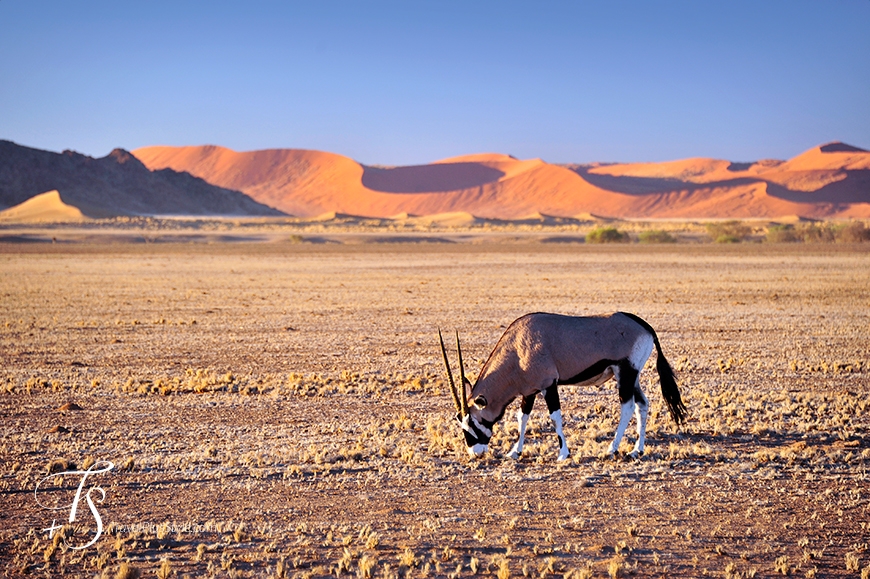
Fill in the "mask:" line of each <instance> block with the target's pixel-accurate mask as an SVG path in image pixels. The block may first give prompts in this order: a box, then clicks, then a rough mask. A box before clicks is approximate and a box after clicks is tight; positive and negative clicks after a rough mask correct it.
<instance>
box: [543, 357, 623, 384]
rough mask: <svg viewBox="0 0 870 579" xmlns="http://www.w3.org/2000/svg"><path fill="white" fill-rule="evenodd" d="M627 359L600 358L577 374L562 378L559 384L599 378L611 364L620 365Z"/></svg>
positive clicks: (578, 382) (579, 382) (577, 382)
mask: <svg viewBox="0 0 870 579" xmlns="http://www.w3.org/2000/svg"><path fill="white" fill-rule="evenodd" d="M627 361H628V359H626V358H623V359H622V360H598V361H597V362H595V363H594V364H592V365H591V366H589V367H588V368H586V369H585V370H583V371H582V372H580V373H579V374H577V375H576V376H571V377H570V378H565V379H562V378H560V379H559V381H558V382H557V384H559V385H560V386H561V385H563V384H581V383H583V382H588V381H589V380H592V379H594V378H598V377H599V376H601V375H602V374H604V372H605V371H607V369H608V368H610V367H611V366H619V364H620V363H621V362H627Z"/></svg>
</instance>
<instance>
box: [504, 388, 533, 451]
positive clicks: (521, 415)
mask: <svg viewBox="0 0 870 579" xmlns="http://www.w3.org/2000/svg"><path fill="white" fill-rule="evenodd" d="M535 396H537V394H532V395H531V396H523V404H522V406H521V407H520V409H519V410H518V411H517V423H518V424H519V427H520V437H519V438H518V439H517V442H516V444H514V447H513V448H512V449H511V451H510V453H509V454H508V456H509V457H511V458H512V459H514V460H519V458H520V455H521V454H522V453H523V444H524V443H525V440H526V426H527V425H528V424H529V415H530V414H531V413H532V406H534V405H535Z"/></svg>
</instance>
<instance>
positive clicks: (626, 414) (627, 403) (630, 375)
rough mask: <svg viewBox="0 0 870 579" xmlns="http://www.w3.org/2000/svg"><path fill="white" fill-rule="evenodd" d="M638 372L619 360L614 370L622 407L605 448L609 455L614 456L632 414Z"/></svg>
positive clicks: (626, 362)
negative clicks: (614, 428)
mask: <svg viewBox="0 0 870 579" xmlns="http://www.w3.org/2000/svg"><path fill="white" fill-rule="evenodd" d="M639 374H640V372H638V370H637V369H635V368H634V367H633V366H632V365H631V364H629V363H628V361H623V362H621V363H620V364H619V365H618V366H617V367H616V371H615V372H614V375H615V377H616V382H617V384H619V401H620V402H621V404H622V407H621V411H620V414H619V425H618V426H617V427H616V434H615V435H614V436H613V442H611V443H610V448H608V449H607V454H608V455H609V456H614V455H615V454H616V451H617V450H619V443H621V442H622V437H623V436H624V435H625V429H626V428H628V422H629V421H630V420H631V415H632V414H634V411H635V407H636V405H635V402H634V392H635V385H636V384H637V379H638V376H639Z"/></svg>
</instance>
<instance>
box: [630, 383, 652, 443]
mask: <svg viewBox="0 0 870 579" xmlns="http://www.w3.org/2000/svg"><path fill="white" fill-rule="evenodd" d="M634 402H635V406H634V419H635V421H636V422H637V442H635V443H634V450H632V451H631V456H632V457H634V458H637V457H639V456H640V455H642V454H643V446H644V443H645V442H646V418H647V414H648V413H649V400H647V397H646V396H644V393H643V390H641V388H640V382H638V383H637V385H636V386H635V389H634Z"/></svg>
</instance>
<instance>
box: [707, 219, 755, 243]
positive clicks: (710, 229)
mask: <svg viewBox="0 0 870 579" xmlns="http://www.w3.org/2000/svg"><path fill="white" fill-rule="evenodd" d="M706 229H707V235H709V236H710V237H711V238H712V239H713V241H715V242H716V243H740V242H741V241H744V240H745V239H746V238H748V237H749V235H750V234H751V233H752V228H751V227H749V226H748V225H746V224H745V223H743V222H742V221H722V222H717V223H708V224H707V225H706Z"/></svg>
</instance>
